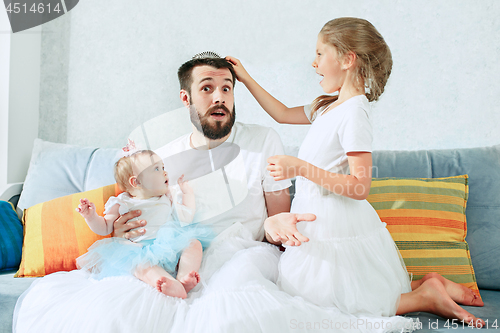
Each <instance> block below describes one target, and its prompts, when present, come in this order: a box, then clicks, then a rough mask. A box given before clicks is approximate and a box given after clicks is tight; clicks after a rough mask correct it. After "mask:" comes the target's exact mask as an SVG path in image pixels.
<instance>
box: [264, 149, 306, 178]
mask: <svg viewBox="0 0 500 333" xmlns="http://www.w3.org/2000/svg"><path fill="white" fill-rule="evenodd" d="M267 163H269V165H268V166H267V170H269V174H270V175H271V177H274V180H276V181H277V180H283V179H289V178H294V177H296V176H300V175H301V171H303V170H301V168H307V165H306V162H305V161H303V160H301V159H299V158H297V157H293V156H288V155H275V156H271V157H269V158H268V159H267Z"/></svg>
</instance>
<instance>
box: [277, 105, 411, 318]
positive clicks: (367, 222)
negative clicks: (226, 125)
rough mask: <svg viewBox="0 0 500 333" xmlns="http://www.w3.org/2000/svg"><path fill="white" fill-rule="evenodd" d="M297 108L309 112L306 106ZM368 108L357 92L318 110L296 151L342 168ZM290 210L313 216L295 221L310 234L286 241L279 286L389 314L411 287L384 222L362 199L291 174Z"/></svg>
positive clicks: (359, 310)
mask: <svg viewBox="0 0 500 333" xmlns="http://www.w3.org/2000/svg"><path fill="white" fill-rule="evenodd" d="M304 109H305V110H304V111H305V112H306V114H307V115H308V117H309V113H310V109H309V107H305V108H304ZM323 111H324V110H323ZM370 111H371V110H370V105H369V103H368V100H367V98H366V97H365V96H364V95H360V96H355V97H353V98H351V99H349V100H347V101H345V102H344V103H342V104H340V105H338V106H337V107H335V108H333V109H331V110H330V111H328V112H326V113H319V114H318V116H317V117H316V118H315V119H314V121H313V123H312V126H311V128H310V130H309V132H308V134H307V136H306V138H305V140H304V142H303V144H302V146H301V148H300V150H299V154H298V157H299V158H300V159H302V160H305V161H307V162H309V163H311V164H313V165H315V166H317V167H319V168H322V169H325V170H327V171H330V172H333V173H340V174H348V173H349V165H348V161H347V155H346V154H347V153H348V152H371V150H372V125H371V120H370ZM318 112H319V111H318ZM373 174H374V176H375V175H376V170H373ZM337 189H340V188H337ZM354 190H358V191H361V189H360V188H357V189H354ZM291 212H292V213H313V214H315V215H316V220H315V221H314V222H300V223H299V224H298V225H297V228H298V230H299V231H300V232H301V233H302V234H303V235H305V236H307V237H308V238H309V239H310V241H309V242H307V243H303V244H302V245H301V246H298V247H287V248H286V250H285V253H284V254H283V255H282V256H281V258H280V263H279V278H278V284H279V286H280V287H281V288H282V289H283V290H284V291H286V292H287V293H289V294H291V295H296V296H301V297H303V298H304V299H306V300H308V301H310V302H312V303H315V304H317V305H320V306H335V307H337V308H339V309H340V310H341V311H343V312H346V313H350V314H354V315H370V316H394V315H395V314H396V310H397V307H398V304H399V300H400V296H401V293H406V292H409V291H411V286H410V279H409V276H408V273H407V271H406V268H405V266H404V263H403V261H402V259H401V256H400V254H399V251H398V249H397V247H396V245H395V243H394V241H393V239H392V237H391V235H390V233H389V231H388V230H387V229H386V224H385V223H384V222H382V221H380V219H379V216H378V215H377V212H376V211H375V210H374V209H373V207H372V206H371V205H370V203H368V201H366V200H355V199H351V198H347V197H345V196H342V195H338V194H334V193H333V192H330V191H328V190H326V189H325V188H323V187H321V186H319V185H317V184H315V183H313V182H311V181H310V180H308V179H305V178H303V177H297V180H296V194H295V197H294V199H293V202H292V208H291Z"/></svg>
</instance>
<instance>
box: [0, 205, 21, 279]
mask: <svg viewBox="0 0 500 333" xmlns="http://www.w3.org/2000/svg"><path fill="white" fill-rule="evenodd" d="M22 246H23V226H22V225H21V221H19V217H17V213H16V211H15V209H14V206H12V204H11V203H10V202H8V201H0V272H1V271H7V270H11V269H16V268H17V267H19V263H20V262H21V248H22Z"/></svg>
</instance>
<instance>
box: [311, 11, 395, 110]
mask: <svg viewBox="0 0 500 333" xmlns="http://www.w3.org/2000/svg"><path fill="white" fill-rule="evenodd" d="M319 34H320V37H322V38H323V43H325V44H329V45H332V46H335V48H336V49H337V52H338V55H339V57H340V58H341V59H342V57H344V56H345V55H346V54H347V53H349V52H353V53H354V54H356V62H355V64H354V66H353V68H354V72H353V75H354V76H355V77H354V82H355V83H357V84H359V85H360V86H364V87H365V89H366V91H367V92H366V94H365V95H366V97H367V98H368V101H370V102H373V101H376V100H378V98H379V97H380V95H382V93H383V92H384V88H385V84H386V83H387V80H388V79H389V75H391V70H392V55H391V50H389V46H387V44H386V42H385V40H384V38H383V37H382V35H381V34H380V33H379V32H378V31H377V29H375V27H374V26H373V25H372V24H371V23H370V22H368V21H367V20H364V19H360V18H354V17H342V18H337V19H334V20H331V21H329V22H327V23H326V24H325V25H324V26H323V28H322V29H321V31H320V33H319ZM337 98H338V96H336V95H335V96H331V95H322V96H319V97H318V98H316V99H315V100H314V102H313V105H312V113H311V117H312V116H313V115H314V113H316V112H317V111H318V110H319V109H320V108H322V107H326V106H328V105H329V104H331V103H333V102H335V101H336V100H337Z"/></svg>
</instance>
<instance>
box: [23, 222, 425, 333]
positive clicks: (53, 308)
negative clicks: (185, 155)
mask: <svg viewBox="0 0 500 333" xmlns="http://www.w3.org/2000/svg"><path fill="white" fill-rule="evenodd" d="M280 255H281V253H280V251H279V250H278V249H277V248H276V247H275V246H272V245H270V244H266V243H262V242H257V241H253V240H251V234H250V232H249V231H247V230H246V229H245V228H244V227H242V226H241V224H238V223H237V224H235V225H234V227H233V228H230V229H228V230H226V232H224V233H222V234H220V235H219V236H218V237H217V238H216V239H215V240H214V241H213V243H212V245H211V246H210V247H209V248H208V249H207V251H206V252H205V254H204V260H203V263H202V267H201V269H200V275H201V282H200V284H199V285H198V286H197V287H196V288H195V289H193V291H191V292H190V293H189V294H188V297H187V298H186V299H184V300H182V299H179V298H174V297H170V296H165V295H163V294H161V293H159V292H158V291H156V290H155V289H154V288H152V287H150V286H149V285H147V284H146V283H143V282H141V281H140V280H138V279H136V278H134V277H132V276H130V277H123V276H122V277H110V278H105V279H102V280H94V279H92V278H91V277H90V274H89V273H87V272H85V271H72V272H60V273H55V274H51V275H48V276H46V277H44V278H42V279H39V280H37V281H35V282H34V283H33V285H32V286H31V288H30V289H28V290H27V291H26V292H25V293H24V294H23V295H22V296H21V297H20V299H19V300H18V303H17V305H16V309H15V312H14V325H13V327H14V332H18V333H20V332H51V333H53V332H82V333H83V332H106V333H111V332H120V333H123V332H155V333H156V332H217V333H220V332H231V333H233V332H243V333H244V332H249V333H256V332H273V333H275V332H323V331H325V330H328V331H335V332H401V331H412V330H413V329H414V328H415V327H416V326H415V323H413V321H412V319H410V318H404V317H391V318H384V319H383V322H381V321H380V320H379V319H377V318H373V317H369V316H353V315H351V314H347V313H343V312H342V311H341V310H339V309H338V308H336V307H321V306H317V305H314V304H312V303H310V302H308V301H305V300H304V299H303V298H301V297H294V296H291V295H289V294H287V293H285V292H283V291H281V290H280V289H279V288H278V287H277V285H276V280H277V278H278V269H277V268H278V261H279V258H280Z"/></svg>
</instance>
